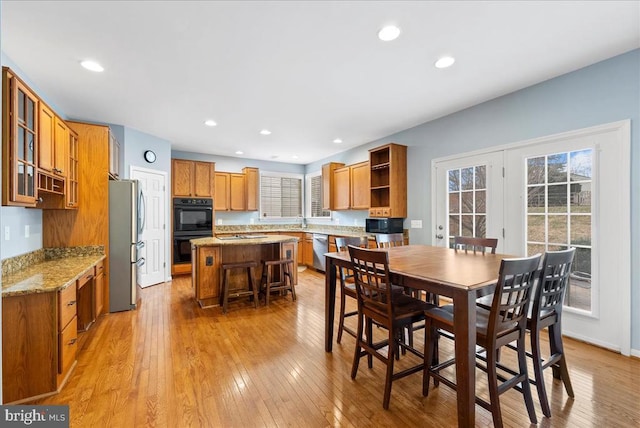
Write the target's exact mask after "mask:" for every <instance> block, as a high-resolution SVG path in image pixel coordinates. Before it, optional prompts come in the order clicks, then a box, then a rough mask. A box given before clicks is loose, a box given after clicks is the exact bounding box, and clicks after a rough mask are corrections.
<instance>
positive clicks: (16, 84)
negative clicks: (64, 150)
mask: <svg viewBox="0 0 640 428" xmlns="http://www.w3.org/2000/svg"><path fill="white" fill-rule="evenodd" d="M38 108H39V100H38V97H37V96H36V95H35V93H33V92H32V91H31V90H30V89H29V87H28V86H27V85H26V84H25V83H24V82H22V81H21V80H20V79H19V78H18V77H17V76H16V75H15V74H14V73H13V72H12V71H11V70H10V69H9V68H7V67H3V68H2V205H14V206H23V207H35V206H36V201H37V199H38V192H37V188H36V174H37V167H36V162H37V159H38V138H39V135H38V117H39V115H38Z"/></svg>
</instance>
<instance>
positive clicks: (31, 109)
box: [27, 98, 36, 131]
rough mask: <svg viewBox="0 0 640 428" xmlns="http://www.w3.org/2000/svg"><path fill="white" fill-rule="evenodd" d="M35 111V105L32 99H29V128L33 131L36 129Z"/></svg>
mask: <svg viewBox="0 0 640 428" xmlns="http://www.w3.org/2000/svg"><path fill="white" fill-rule="evenodd" d="M35 111H36V105H35V103H34V102H33V100H32V99H31V98H27V128H29V129H30V130H32V131H34V130H35V129H36V124H35Z"/></svg>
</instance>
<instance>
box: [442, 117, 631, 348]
mask: <svg viewBox="0 0 640 428" xmlns="http://www.w3.org/2000/svg"><path fill="white" fill-rule="evenodd" d="M614 131H617V132H618V133H619V138H620V140H619V144H620V147H621V152H622V158H621V159H619V163H618V167H617V171H618V173H619V175H618V176H619V177H620V179H619V183H618V185H619V189H618V194H619V195H626V197H621V198H619V204H618V205H617V207H616V208H617V209H616V212H618V213H619V216H620V217H619V224H624V225H627V226H628V227H629V228H630V227H631V156H630V154H631V149H630V148H631V121H630V120H629V119H625V120H621V121H617V122H611V123H605V124H602V125H595V126H591V127H586V128H580V129H576V130H571V131H566V132H561V133H557V134H552V135H546V136H542V137H536V138H532V139H528V140H523V141H519V142H513V143H507V144H502V145H498V146H492V147H487V148H483V149H478V150H474V151H471V152H466V153H460V154H455V155H449V156H445V157H441V158H436V159H433V160H432V161H431V211H432V212H431V215H432V217H431V218H432V219H433V220H432V221H433V222H434V224H433V225H432V229H433V230H435V222H436V218H437V212H436V209H437V206H436V197H437V193H436V192H437V183H436V176H435V174H436V171H435V164H436V163H438V162H443V161H450V160H454V159H458V158H466V157H471V156H479V155H485V154H488V153H491V152H496V151H503V152H504V153H505V155H504V157H505V158H506V152H507V151H508V150H511V149H521V148H523V147H526V146H534V145H540V144H548V143H552V142H553V141H560V140H566V139H570V138H573V137H576V138H577V137H582V136H585V135H589V134H598V133H603V132H614ZM505 168H508V165H505ZM504 186H505V189H506V186H507V183H506V182H505V183H504ZM597 186H599V184H597ZM505 207H506V204H505ZM505 211H506V208H505ZM504 215H505V217H504V222H505V229H506V235H507V236H506V238H505V244H506V248H505V252H506V253H507V254H508V253H509V251H510V250H511V251H513V250H512V249H511V248H510V245H509V243H508V241H509V239H508V238H509V233H510V231H509V224H508V223H509V219H508V218H507V217H506V212H505V213H504ZM434 240H435V233H434V234H432V236H431V242H432V245H435V244H434ZM617 243H618V248H619V250H620V253H619V268H620V272H619V281H620V283H621V284H622V285H621V287H620V295H619V302H620V303H621V304H620V317H621V324H622V325H621V326H620V330H621V340H620V349H615V350H616V351H619V352H620V353H621V354H622V355H625V356H629V355H630V354H631V305H632V304H633V302H632V300H631V233H628V234H621V236H619V237H618V241H617ZM578 339H582V340H586V338H578ZM589 343H594V342H593V341H590V342H589ZM595 344H596V345H599V346H603V345H604V344H599V343H595ZM605 347H606V346H605Z"/></svg>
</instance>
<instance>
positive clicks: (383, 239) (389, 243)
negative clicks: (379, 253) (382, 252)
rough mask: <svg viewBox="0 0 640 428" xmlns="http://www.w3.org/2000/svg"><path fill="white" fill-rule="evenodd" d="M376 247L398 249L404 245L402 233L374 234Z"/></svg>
mask: <svg viewBox="0 0 640 428" xmlns="http://www.w3.org/2000/svg"><path fill="white" fill-rule="evenodd" d="M375 236H376V246H377V247H378V248H389V247H399V246H402V245H404V234H402V233H376V235H375Z"/></svg>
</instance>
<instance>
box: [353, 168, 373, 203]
mask: <svg viewBox="0 0 640 428" xmlns="http://www.w3.org/2000/svg"><path fill="white" fill-rule="evenodd" d="M349 172H350V174H351V177H350V178H351V179H350V183H351V209H353V210H366V209H369V193H370V190H369V187H370V183H369V162H368V161H365V162H360V163H357V164H354V165H351V166H350V167H349Z"/></svg>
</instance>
